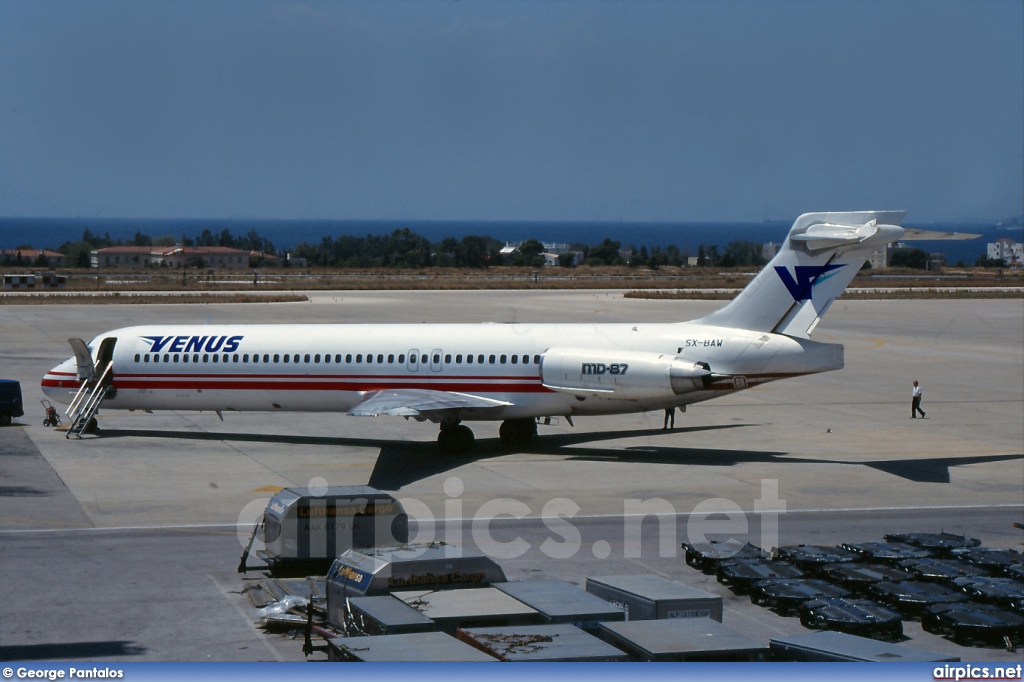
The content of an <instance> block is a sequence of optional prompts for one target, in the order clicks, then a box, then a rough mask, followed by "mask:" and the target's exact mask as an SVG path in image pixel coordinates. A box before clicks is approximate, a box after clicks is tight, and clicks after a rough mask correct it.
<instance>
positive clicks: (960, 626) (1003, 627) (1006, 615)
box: [921, 602, 1024, 648]
mask: <svg viewBox="0 0 1024 682" xmlns="http://www.w3.org/2000/svg"><path fill="white" fill-rule="evenodd" d="M921 627H922V628H924V631H925V632H931V633H932V634H936V635H944V636H946V637H949V638H950V639H952V640H953V641H954V642H956V643H957V644H961V645H963V646H971V645H972V644H984V645H990V646H991V645H994V646H1000V645H1002V646H1006V647H1007V648H1009V647H1011V646H1014V645H1017V644H1020V643H1021V642H1024V616H1021V615H1020V614H1016V613H1012V612H1010V611H1006V610H1004V609H1001V608H999V607H998V606H992V605H991V604H972V603H970V602H964V603H963V604H939V605H938V606H931V607H928V608H927V609H926V610H925V613H924V615H923V616H922V617H921Z"/></svg>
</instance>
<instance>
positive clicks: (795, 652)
mask: <svg viewBox="0 0 1024 682" xmlns="http://www.w3.org/2000/svg"><path fill="white" fill-rule="evenodd" d="M769 646H770V647H771V650H772V654H774V657H775V660H777V661H809V662H828V663H831V662H844V661H848V662H865V663H869V662H873V663H932V662H935V663H943V662H947V661H948V662H956V661H959V660H960V657H959V656H950V655H949V654H940V653H937V652H934V651H924V650H922V649H912V648H910V647H907V646H901V645H899V644H890V643H889V642H879V641H878V640H876V639H869V638H867V637H857V636H855V635H848V634H846V633H843V632H832V631H829V630H826V631H822V632H814V633H811V634H809V635H795V636H791V637H779V638H777V639H773V640H772V641H771V642H770V644H769Z"/></svg>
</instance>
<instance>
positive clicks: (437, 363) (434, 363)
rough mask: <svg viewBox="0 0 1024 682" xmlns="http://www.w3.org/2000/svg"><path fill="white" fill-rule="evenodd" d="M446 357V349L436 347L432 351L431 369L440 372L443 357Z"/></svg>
mask: <svg viewBox="0 0 1024 682" xmlns="http://www.w3.org/2000/svg"><path fill="white" fill-rule="evenodd" d="M442 357H444V351H442V350H441V349H440V348H435V349H434V350H432V351H430V371H431V372H440V371H441V358H442Z"/></svg>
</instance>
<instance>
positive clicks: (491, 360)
mask: <svg viewBox="0 0 1024 682" xmlns="http://www.w3.org/2000/svg"><path fill="white" fill-rule="evenodd" d="M488 360H490V363H491V364H492V365H493V364H494V356H493V355H492V356H491V357H490V358H488Z"/></svg>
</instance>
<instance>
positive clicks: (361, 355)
mask: <svg viewBox="0 0 1024 682" xmlns="http://www.w3.org/2000/svg"><path fill="white" fill-rule="evenodd" d="M362 361H363V354H362V353H359V354H358V355H356V362H357V363H358V362H362Z"/></svg>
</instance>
